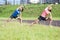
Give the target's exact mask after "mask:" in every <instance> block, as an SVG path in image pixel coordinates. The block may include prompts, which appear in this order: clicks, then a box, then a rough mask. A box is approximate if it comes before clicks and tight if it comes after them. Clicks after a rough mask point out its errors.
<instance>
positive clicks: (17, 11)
mask: <svg viewBox="0 0 60 40" xmlns="http://www.w3.org/2000/svg"><path fill="white" fill-rule="evenodd" d="M18 14H20V10H19V9H16V10H15V11H14V12H13V14H12V16H17V15H18Z"/></svg>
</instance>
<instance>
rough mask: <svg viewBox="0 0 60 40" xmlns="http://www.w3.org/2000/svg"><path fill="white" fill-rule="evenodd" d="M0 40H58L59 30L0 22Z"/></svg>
mask: <svg viewBox="0 0 60 40" xmlns="http://www.w3.org/2000/svg"><path fill="white" fill-rule="evenodd" d="M0 40H60V28H59V27H54V26H52V28H51V27H50V26H45V25H39V24H35V25H33V26H29V24H27V23H22V24H20V23H19V22H9V23H6V24H5V23H4V22H3V21H0Z"/></svg>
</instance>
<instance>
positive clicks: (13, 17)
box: [10, 15, 18, 19]
mask: <svg viewBox="0 0 60 40" xmlns="http://www.w3.org/2000/svg"><path fill="white" fill-rule="evenodd" d="M17 17H18V16H13V15H11V16H10V18H11V19H13V18H14V19H16V18H17Z"/></svg>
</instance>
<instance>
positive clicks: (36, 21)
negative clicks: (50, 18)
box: [31, 19, 39, 25]
mask: <svg viewBox="0 0 60 40" xmlns="http://www.w3.org/2000/svg"><path fill="white" fill-rule="evenodd" d="M38 22H39V20H38V19H37V20H35V21H34V22H32V23H31V25H33V24H37V23H38Z"/></svg>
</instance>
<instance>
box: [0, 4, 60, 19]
mask: <svg viewBox="0 0 60 40" xmlns="http://www.w3.org/2000/svg"><path fill="white" fill-rule="evenodd" d="M47 5H48V4H42V5H41V4H36V5H25V9H24V11H23V13H22V16H23V17H38V16H39V15H40V14H41V13H42V11H43V10H44V8H45V7H46V6H47ZM17 7H18V6H17V5H15V6H12V5H6V6H1V7H0V17H5V18H7V17H10V15H11V14H12V13H13V11H14V10H15V9H16V8H17ZM59 8H60V4H58V5H53V9H52V15H53V18H54V17H55V18H56V17H57V18H59V17H60V9H59Z"/></svg>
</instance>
